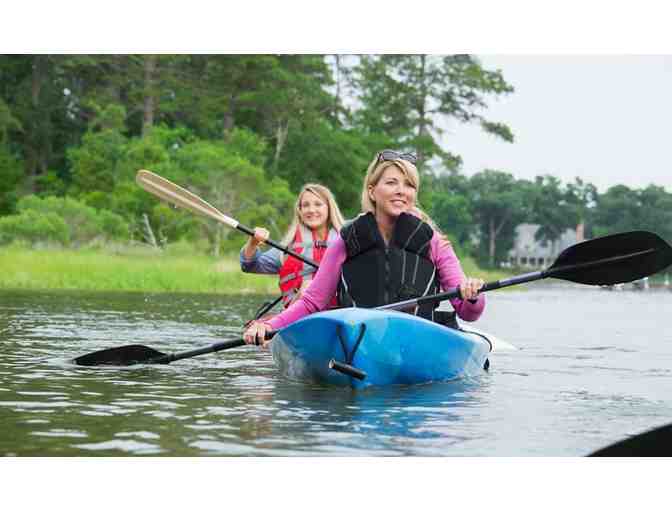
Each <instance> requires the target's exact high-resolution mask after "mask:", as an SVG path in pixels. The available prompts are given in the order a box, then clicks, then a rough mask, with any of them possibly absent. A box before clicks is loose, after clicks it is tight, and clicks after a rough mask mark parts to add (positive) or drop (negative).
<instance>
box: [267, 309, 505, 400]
mask: <svg viewBox="0 0 672 510" xmlns="http://www.w3.org/2000/svg"><path fill="white" fill-rule="evenodd" d="M271 345H272V349H271V350H272V353H273V359H274V360H275V363H276V365H277V367H278V368H279V370H280V371H281V373H282V374H283V375H285V376H286V377H288V378H290V379H296V380H302V381H310V382H316V383H324V384H330V385H336V386H348V387H352V388H355V389H360V388H365V387H367V386H387V385H395V384H421V383H427V382H432V381H447V380H451V379H457V378H460V377H467V376H472V375H477V374H480V373H482V372H483V369H484V366H485V364H486V361H487V358H488V353H489V352H490V351H491V350H492V344H491V342H489V341H488V340H487V338H485V337H484V336H483V335H481V334H478V333H469V332H461V331H458V330H455V329H451V328H448V327H445V326H441V325H439V324H436V323H433V322H431V321H428V320H426V319H422V318H420V317H416V316H415V315H410V314H407V313H402V312H396V311H383V310H375V309H366V308H341V309H337V310H329V311H326V312H320V313H315V314H312V315H309V316H308V317H304V318H303V319H301V320H299V321H296V322H295V323H293V324H290V325H289V326H287V327H286V328H283V329H282V330H280V331H279V332H278V334H277V335H276V336H275V337H274V339H273V341H272V342H271Z"/></svg>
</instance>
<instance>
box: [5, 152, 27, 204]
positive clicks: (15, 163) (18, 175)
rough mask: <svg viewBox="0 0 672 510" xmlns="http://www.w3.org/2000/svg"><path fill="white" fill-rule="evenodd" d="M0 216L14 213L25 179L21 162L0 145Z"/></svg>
mask: <svg viewBox="0 0 672 510" xmlns="http://www.w3.org/2000/svg"><path fill="white" fill-rule="evenodd" d="M0 176H2V177H1V178H0V215H3V214H10V213H12V212H14V209H15V207H16V201H17V200H18V196H19V191H20V187H21V183H22V180H23V179H22V178H23V168H22V165H21V161H20V160H19V159H18V158H16V157H15V156H14V155H13V154H12V153H11V152H10V151H9V148H8V147H7V146H6V145H3V144H1V143H0Z"/></svg>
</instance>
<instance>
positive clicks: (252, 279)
mask: <svg viewBox="0 0 672 510" xmlns="http://www.w3.org/2000/svg"><path fill="white" fill-rule="evenodd" d="M462 266H463V269H464V271H465V273H466V274H468V275H469V276H480V277H481V278H483V279H484V280H486V281H490V280H496V279H499V278H503V277H505V276H506V273H502V272H497V271H485V270H482V269H480V268H478V266H476V264H475V263H474V261H473V260H471V259H468V258H466V259H464V260H463V261H462ZM0 267H1V268H2V271H0V289H33V290H57V289H69V290H88V291H91V290H100V291H124V292H128V291H138V292H189V293H193V292H196V293H207V294H275V293H276V292H277V278H275V277H273V276H269V275H254V274H245V273H242V272H241V271H240V266H239V264H238V255H237V254H236V253H229V254H226V255H224V256H222V257H220V258H215V257H213V256H207V255H203V254H199V253H196V252H195V251H189V250H188V249H185V247H184V246H181V247H169V248H167V249H166V250H163V251H157V250H152V249H149V248H145V247H132V246H126V247H115V248H106V249H103V248H101V249H96V250H93V249H87V250H64V249H56V248H48V249H47V248H45V249H29V248H25V247H18V246H12V247H8V248H4V249H2V250H0Z"/></svg>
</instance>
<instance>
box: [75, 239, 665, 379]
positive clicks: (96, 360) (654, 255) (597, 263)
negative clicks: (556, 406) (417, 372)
mask: <svg viewBox="0 0 672 510" xmlns="http://www.w3.org/2000/svg"><path fill="white" fill-rule="evenodd" d="M670 264H672V247H670V245H669V244H667V243H666V242H665V241H663V240H662V239H661V238H660V237H658V236H657V235H656V234H652V233H651V232H644V231H634V232H624V233H622V234H614V235H611V236H606V237H598V238H596V239H591V240H589V241H584V242H582V243H578V244H575V245H573V246H570V247H569V248H567V249H566V250H565V251H563V252H562V253H561V254H560V255H559V256H558V258H557V259H556V261H555V262H554V263H553V265H552V266H551V267H549V268H548V269H546V270H544V271H536V272H533V273H526V274H523V275H519V276H514V277H512V278H506V279H504V280H498V281H496V282H491V283H487V284H485V285H484V286H483V288H482V289H481V292H487V291H489V290H495V289H501V288H503V287H509V286H511V285H518V284H520V283H526V282H532V281H535V280H542V279H544V278H558V279H561V280H568V281H571V282H576V283H583V284H587V285H613V284H615V283H625V282H630V281H633V280H638V279H640V278H643V277H645V276H649V275H651V274H654V273H657V272H658V271H661V270H663V269H665V268H666V267H668V266H669V265H670ZM455 297H460V291H459V289H453V290H451V291H448V292H442V293H439V294H434V295H431V296H423V297H420V298H415V299H409V300H406V301H401V302H399V303H391V304H389V305H384V306H379V307H377V309H378V310H404V309H406V308H412V307H414V306H418V305H422V304H425V303H432V302H438V301H445V300H446V299H451V298H455ZM273 335H275V332H269V333H268V334H267V338H271V337H272V336H273ZM241 345H244V342H243V340H229V341H227V342H220V343H216V344H213V345H211V346H209V347H204V348H202V349H195V350H193V351H187V352H183V353H177V354H164V353H162V352H159V351H156V350H154V349H151V348H149V347H144V346H142V345H128V346H122V347H114V348H111V349H105V350H103V351H97V352H93V353H90V354H86V355H83V356H80V357H78V358H75V359H74V362H75V363H76V364H77V365H86V366H94V365H132V364H137V363H170V362H171V361H175V360H178V359H184V358H191V357H193V356H199V355H201V354H206V353H210V352H217V351H221V350H225V349H231V348H233V347H238V346H241Z"/></svg>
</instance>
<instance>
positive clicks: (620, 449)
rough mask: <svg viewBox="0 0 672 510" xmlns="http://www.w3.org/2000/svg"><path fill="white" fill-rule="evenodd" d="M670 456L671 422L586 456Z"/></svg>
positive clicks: (671, 447)
mask: <svg viewBox="0 0 672 510" xmlns="http://www.w3.org/2000/svg"><path fill="white" fill-rule="evenodd" d="M670 456H672V423H668V424H667V425H663V426H661V427H657V428H655V429H651V430H647V431H645V432H642V433H640V434H636V435H634V436H631V437H628V438H626V439H623V440H622V441H618V442H616V443H614V444H611V445H609V446H605V447H604V448H600V449H599V450H597V451H594V452H593V453H591V454H590V455H588V457H670Z"/></svg>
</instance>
